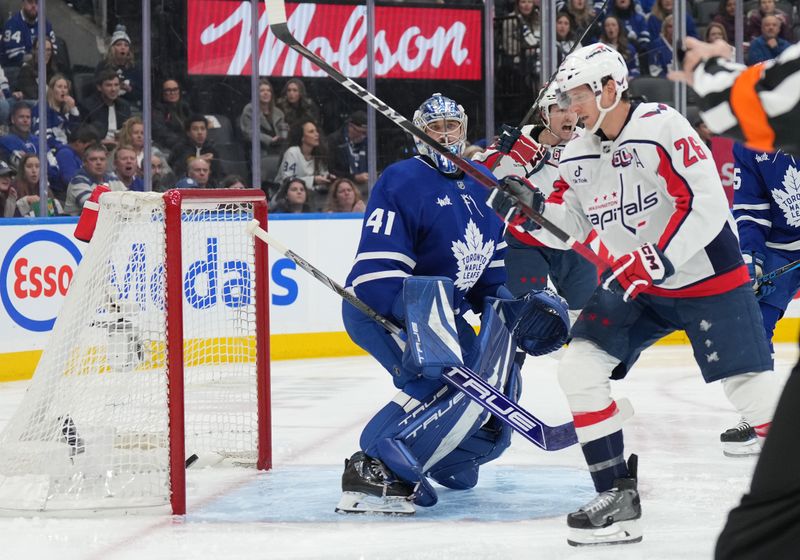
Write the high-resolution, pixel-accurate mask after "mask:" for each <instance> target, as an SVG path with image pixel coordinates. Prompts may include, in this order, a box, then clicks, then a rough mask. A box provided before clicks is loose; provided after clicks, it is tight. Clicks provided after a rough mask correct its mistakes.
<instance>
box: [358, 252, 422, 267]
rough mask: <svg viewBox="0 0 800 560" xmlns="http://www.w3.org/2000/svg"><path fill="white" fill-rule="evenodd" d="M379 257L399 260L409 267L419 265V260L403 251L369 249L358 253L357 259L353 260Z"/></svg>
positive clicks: (376, 258)
mask: <svg viewBox="0 0 800 560" xmlns="http://www.w3.org/2000/svg"><path fill="white" fill-rule="evenodd" d="M378 259H387V260H391V261H398V262H401V263H403V264H405V265H407V266H408V267H409V268H414V267H415V266H416V265H417V261H415V260H414V259H412V258H411V257H409V256H408V255H404V254H403V253H398V252H395V251H367V252H364V253H359V254H358V255H356V260H355V261H353V264H355V263H357V262H360V261H371V260H378Z"/></svg>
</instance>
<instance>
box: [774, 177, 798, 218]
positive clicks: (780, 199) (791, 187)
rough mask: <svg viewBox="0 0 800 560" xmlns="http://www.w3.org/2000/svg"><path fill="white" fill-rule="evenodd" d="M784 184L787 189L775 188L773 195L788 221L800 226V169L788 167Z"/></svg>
mask: <svg viewBox="0 0 800 560" xmlns="http://www.w3.org/2000/svg"><path fill="white" fill-rule="evenodd" d="M783 186H784V187H785V188H786V190H781V189H773V191H772V197H773V198H774V199H775V202H777V203H778V206H780V208H781V210H782V211H783V215H784V216H785V217H786V223H787V224H789V225H790V226H794V227H797V226H800V171H798V170H797V169H795V168H794V167H793V166H791V165H790V166H789V167H787V168H786V174H785V175H784V176H783Z"/></svg>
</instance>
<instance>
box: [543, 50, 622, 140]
mask: <svg viewBox="0 0 800 560" xmlns="http://www.w3.org/2000/svg"><path fill="white" fill-rule="evenodd" d="M606 77H611V79H613V80H614V82H615V83H616V84H617V98H616V99H615V100H614V103H613V104H612V105H611V107H608V108H603V107H601V106H600V94H601V93H602V92H603V78H606ZM556 82H557V83H558V92H559V98H560V99H559V101H560V103H561V104H562V106H563V105H564V104H565V103H568V101H567V100H566V98H565V97H564V95H565V94H566V92H568V91H569V90H571V89H573V88H576V87H580V86H583V85H587V86H589V87H590V88H591V90H592V91H593V92H594V94H595V99H596V102H597V108H598V109H599V110H600V116H599V117H598V118H597V122H596V123H595V125H594V127H592V130H590V131H589V132H590V133H594V132H595V131H597V129H598V128H600V124H601V123H602V122H603V118H604V117H605V116H606V113H608V112H609V111H611V110H612V109H613V108H614V107H616V106H617V104H618V103H619V100H620V99H621V98H622V92H624V91H625V90H627V89H628V65H627V64H625V59H624V58H622V55H621V54H619V52H617V51H616V50H615V49H613V48H611V47H609V46H608V45H605V44H603V43H594V44H592V45H587V46H585V47H581V48H580V49H578V50H576V51H575V52H574V53H572V54H571V55H569V56H568V57H567V58H566V59H565V60H564V62H562V63H561V66H559V68H558V72H557V73H556Z"/></svg>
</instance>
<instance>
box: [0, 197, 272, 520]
mask: <svg viewBox="0 0 800 560" xmlns="http://www.w3.org/2000/svg"><path fill="white" fill-rule="evenodd" d="M266 218H267V209H266V201H265V199H264V194H263V192H261V191H260V190H180V191H179V190H173V191H169V192H167V193H163V194H158V193H133V192H111V193H106V194H104V195H103V196H102V197H101V198H100V212H99V218H98V223H97V228H96V230H95V233H94V236H93V238H92V241H91V243H90V244H89V246H88V248H87V250H86V253H85V255H84V256H83V259H82V261H81V263H80V265H79V266H78V268H77V271H76V273H75V277H74V278H73V279H72V283H71V284H70V288H69V291H68V293H67V296H66V298H65V300H64V304H63V306H62V309H61V311H60V313H59V316H58V319H57V320H56V323H55V326H54V328H53V331H52V333H51V335H50V339H49V341H48V343H47V345H46V347H45V349H44V351H43V353H42V357H41V359H40V361H39V364H38V365H37V368H36V371H35V373H34V376H33V378H32V380H31V382H30V385H29V387H28V389H27V391H26V394H25V396H24V398H23V400H22V403H21V404H20V407H19V408H18V409H17V411H16V412H15V414H14V416H13V417H12V418H11V419H10V420H9V422H8V424H7V425H6V427H5V429H4V430H3V432H2V433H0V511H2V512H4V513H6V514H8V513H13V514H21V513H24V512H37V513H38V512H63V513H72V512H76V511H81V510H83V511H86V510H106V509H113V510H125V511H130V512H135V511H143V509H142V508H150V509H153V508H157V509H158V510H159V511H160V510H165V511H169V510H170V509H171V511H172V513H174V514H179V515H182V514H184V513H185V512H186V479H185V476H186V473H185V470H186V466H185V461H186V457H187V456H191V455H193V454H199V455H200V456H201V457H202V456H203V455H204V454H214V455H213V457H215V458H221V459H229V460H230V462H234V463H247V464H252V463H255V465H256V467H257V468H259V469H269V468H270V467H271V460H272V459H271V433H270V406H269V394H270V382H269V339H268V297H269V290H268V263H267V250H266V245H265V244H263V243H260V242H259V241H257V240H256V239H255V238H253V237H252V236H251V235H249V233H248V232H247V224H248V223H249V222H250V221H251V220H253V219H255V220H258V221H259V222H260V223H261V224H262V225H263V224H266Z"/></svg>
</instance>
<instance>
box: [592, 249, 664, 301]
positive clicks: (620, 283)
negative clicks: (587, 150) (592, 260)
mask: <svg viewBox="0 0 800 560" xmlns="http://www.w3.org/2000/svg"><path fill="white" fill-rule="evenodd" d="M673 272H675V269H674V268H673V267H672V263H670V262H669V260H668V259H667V257H665V256H664V253H662V252H661V250H660V249H659V248H658V247H656V246H655V245H653V244H652V243H645V244H644V245H642V246H641V247H639V248H638V249H636V250H635V251H632V252H630V253H628V254H626V255H623V256H622V257H620V258H619V259H618V260H617V261H616V262H615V263H614V264H613V265H612V266H611V268H610V269H608V270H606V271H605V272H604V273H603V277H602V278H601V281H602V283H603V288H604V289H606V290H609V291H612V292H617V293H621V294H622V300H623V301H630V300H632V299H634V298H636V296H638V295H639V294H640V293H642V292H643V291H645V290H647V288H649V287H650V286H653V285H658V284H661V283H662V282H663V281H664V280H665V279H666V278H668V277H669V276H671V275H672V273H673Z"/></svg>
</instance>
